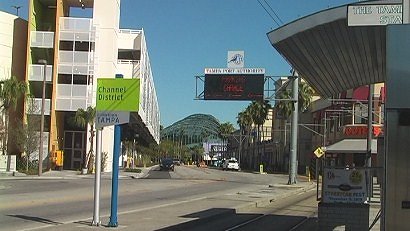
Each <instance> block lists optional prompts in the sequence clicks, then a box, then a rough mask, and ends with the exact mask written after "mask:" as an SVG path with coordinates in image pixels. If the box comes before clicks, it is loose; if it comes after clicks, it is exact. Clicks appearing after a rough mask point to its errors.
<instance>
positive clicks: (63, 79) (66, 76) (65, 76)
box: [58, 74, 72, 84]
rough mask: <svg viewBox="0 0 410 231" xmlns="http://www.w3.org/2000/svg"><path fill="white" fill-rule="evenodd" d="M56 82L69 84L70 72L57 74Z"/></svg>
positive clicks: (70, 79)
mask: <svg viewBox="0 0 410 231" xmlns="http://www.w3.org/2000/svg"><path fill="white" fill-rule="evenodd" d="M58 83H59V84H71V83H72V76H71V75H70V74H58Z"/></svg>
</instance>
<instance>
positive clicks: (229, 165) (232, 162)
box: [222, 158, 239, 171]
mask: <svg viewBox="0 0 410 231" xmlns="http://www.w3.org/2000/svg"><path fill="white" fill-rule="evenodd" d="M222 169H223V170H236V171H239V163H238V161H237V160H236V159H235V158H231V159H229V160H225V162H224V163H223V165H222Z"/></svg>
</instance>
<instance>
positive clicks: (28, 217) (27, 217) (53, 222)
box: [7, 215, 63, 225]
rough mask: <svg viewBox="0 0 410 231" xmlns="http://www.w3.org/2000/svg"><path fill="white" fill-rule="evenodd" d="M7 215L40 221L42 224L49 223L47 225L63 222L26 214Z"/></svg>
mask: <svg viewBox="0 0 410 231" xmlns="http://www.w3.org/2000/svg"><path fill="white" fill-rule="evenodd" d="M7 216H9V217H16V218H20V219H24V220H29V221H35V222H40V223H44V224H49V225H61V224H63V223H60V222H56V221H52V220H49V219H45V218H41V217H32V216H26V215H7Z"/></svg>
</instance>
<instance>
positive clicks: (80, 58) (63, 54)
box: [59, 51, 94, 64]
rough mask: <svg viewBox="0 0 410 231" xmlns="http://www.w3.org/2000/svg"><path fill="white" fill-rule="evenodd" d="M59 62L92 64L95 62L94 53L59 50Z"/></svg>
mask: <svg viewBox="0 0 410 231" xmlns="http://www.w3.org/2000/svg"><path fill="white" fill-rule="evenodd" d="M59 53H60V55H59V63H60V64H63V63H77V64H91V63H93V62H94V59H93V56H94V55H93V53H90V52H87V51H59Z"/></svg>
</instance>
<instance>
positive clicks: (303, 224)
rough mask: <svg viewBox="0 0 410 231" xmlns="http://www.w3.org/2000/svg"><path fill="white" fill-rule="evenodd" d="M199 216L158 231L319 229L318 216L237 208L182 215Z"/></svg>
mask: <svg viewBox="0 0 410 231" xmlns="http://www.w3.org/2000/svg"><path fill="white" fill-rule="evenodd" d="M181 217H184V218H198V219H196V220H193V221H188V222H185V223H181V224H177V225H173V226H169V227H165V228H162V229H157V231H174V230H175V231H176V230H184V231H186V230H195V231H201V230H203V231H209V230H212V231H219V230H221V231H222V230H243V231H245V230H249V231H251V230H252V231H253V230H275V231H282V230H283V231H285V230H286V231H288V230H292V231H302V230H304V231H317V230H318V222H317V218H316V217H311V218H310V217H305V216H293V215H274V214H265V215H264V214H259V213H236V211H235V209H227V208H212V209H207V210H204V211H201V212H196V213H192V214H187V215H184V216H181Z"/></svg>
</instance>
